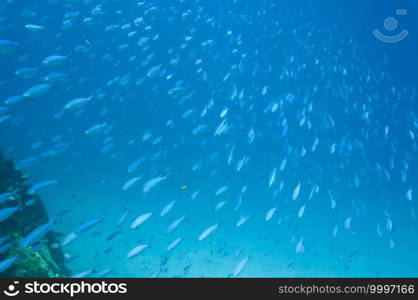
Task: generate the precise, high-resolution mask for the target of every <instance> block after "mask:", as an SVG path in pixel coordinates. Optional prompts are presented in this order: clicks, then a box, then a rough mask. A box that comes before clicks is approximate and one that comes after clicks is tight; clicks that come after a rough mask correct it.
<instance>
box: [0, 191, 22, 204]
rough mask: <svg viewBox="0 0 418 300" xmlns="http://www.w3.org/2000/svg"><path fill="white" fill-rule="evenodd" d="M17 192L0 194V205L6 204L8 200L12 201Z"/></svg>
mask: <svg viewBox="0 0 418 300" xmlns="http://www.w3.org/2000/svg"><path fill="white" fill-rule="evenodd" d="M17 191H18V190H14V191H13V192H8V193H3V194H0V204H1V203H3V202H6V201H7V200H9V199H13V196H14V195H16V193H17Z"/></svg>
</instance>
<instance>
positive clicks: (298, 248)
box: [296, 237, 305, 254]
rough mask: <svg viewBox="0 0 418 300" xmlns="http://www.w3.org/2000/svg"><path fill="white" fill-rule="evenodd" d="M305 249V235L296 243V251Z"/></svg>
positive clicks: (300, 251) (299, 251)
mask: <svg viewBox="0 0 418 300" xmlns="http://www.w3.org/2000/svg"><path fill="white" fill-rule="evenodd" d="M303 251H305V247H304V246H303V237H302V238H301V239H300V240H299V242H298V243H297V245H296V253H298V254H299V253H302V252H303Z"/></svg>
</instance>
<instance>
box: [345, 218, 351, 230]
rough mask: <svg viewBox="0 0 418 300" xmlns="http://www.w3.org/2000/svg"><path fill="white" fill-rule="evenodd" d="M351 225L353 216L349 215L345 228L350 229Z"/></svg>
mask: <svg viewBox="0 0 418 300" xmlns="http://www.w3.org/2000/svg"><path fill="white" fill-rule="evenodd" d="M350 227H351V217H348V218H347V219H345V221H344V228H345V229H347V230H348V229H350Z"/></svg>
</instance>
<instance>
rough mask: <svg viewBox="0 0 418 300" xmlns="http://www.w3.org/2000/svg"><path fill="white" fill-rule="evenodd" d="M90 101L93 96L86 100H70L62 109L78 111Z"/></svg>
mask: <svg viewBox="0 0 418 300" xmlns="http://www.w3.org/2000/svg"><path fill="white" fill-rule="evenodd" d="M91 99H93V96H90V97H87V98H76V99H73V100H70V101H68V102H67V103H66V104H65V105H64V109H65V110H74V109H79V108H81V107H83V106H84V105H86V104H87V103H88V102H90V100H91Z"/></svg>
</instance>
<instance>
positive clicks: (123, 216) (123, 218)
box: [118, 210, 130, 226]
mask: <svg viewBox="0 0 418 300" xmlns="http://www.w3.org/2000/svg"><path fill="white" fill-rule="evenodd" d="M129 214H130V211H129V210H127V211H125V212H124V213H123V214H122V215H121V216H120V218H119V220H118V226H120V225H122V224H123V222H124V221H125V220H126V217H127V216H128V215H129Z"/></svg>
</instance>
